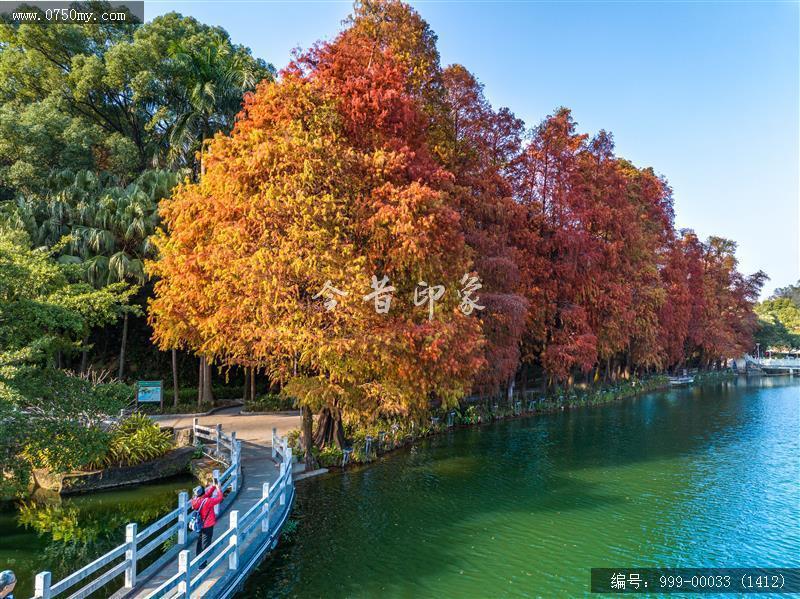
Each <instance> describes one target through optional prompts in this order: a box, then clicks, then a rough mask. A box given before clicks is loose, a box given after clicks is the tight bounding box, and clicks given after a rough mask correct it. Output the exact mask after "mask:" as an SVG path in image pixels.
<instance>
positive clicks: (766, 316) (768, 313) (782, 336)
mask: <svg viewBox="0 0 800 599" xmlns="http://www.w3.org/2000/svg"><path fill="white" fill-rule="evenodd" d="M756 314H757V315H758V319H759V322H760V324H761V328H760V330H759V332H758V335H757V336H756V341H758V342H759V343H760V344H761V349H762V351H767V350H769V349H776V350H786V349H795V350H798V349H800V281H798V283H797V284H796V285H789V286H787V287H783V288H781V289H776V290H775V293H774V294H773V295H772V297H770V298H769V299H767V300H765V301H763V302H761V303H760V304H758V305H757V306H756Z"/></svg>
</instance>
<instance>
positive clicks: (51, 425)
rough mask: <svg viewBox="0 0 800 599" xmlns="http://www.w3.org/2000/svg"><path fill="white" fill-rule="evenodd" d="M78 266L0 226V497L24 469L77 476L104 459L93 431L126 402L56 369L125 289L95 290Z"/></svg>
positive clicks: (114, 391) (121, 301)
mask: <svg viewBox="0 0 800 599" xmlns="http://www.w3.org/2000/svg"><path fill="white" fill-rule="evenodd" d="M81 268H82V267H81V265H76V264H63V263H60V262H57V261H56V260H54V259H53V257H52V256H51V255H50V254H49V253H48V252H47V251H44V250H37V249H32V248H31V247H30V241H29V239H28V237H27V235H26V234H25V233H24V232H21V231H19V230H11V229H10V228H8V227H7V226H5V225H0V444H2V446H1V447H0V451H2V456H1V457H2V470H3V473H4V475H5V476H4V477H3V479H2V481H1V482H2V488H0V494H2V495H6V494H8V493H9V492H10V491H18V490H19V489H21V488H25V486H26V485H27V483H28V480H29V474H30V469H31V468H49V469H53V470H56V471H65V470H71V469H73V468H79V467H81V466H84V465H86V464H88V463H91V462H93V461H95V460H96V459H98V457H100V456H101V455H102V454H103V453H104V451H105V434H104V433H103V432H102V430H101V429H100V428H99V427H98V426H97V425H98V424H100V422H101V421H102V420H103V419H104V418H106V417H107V415H108V414H114V413H117V412H118V411H119V410H120V408H122V407H123V406H124V405H126V404H127V403H129V402H130V400H131V389H130V387H129V386H127V385H122V384H119V383H112V384H104V383H102V382H99V381H97V380H92V379H91V377H80V376H78V375H76V374H74V373H70V372H66V371H64V370H62V369H60V368H57V367H56V366H57V364H58V360H59V356H60V355H62V354H64V353H69V352H75V351H77V350H78V348H79V347H80V341H81V340H82V339H83V338H84V337H85V335H86V332H87V331H88V330H89V329H91V328H92V327H97V326H102V325H104V324H107V323H109V322H113V321H114V320H115V319H116V318H118V317H119V315H120V313H121V312H122V311H123V309H124V306H125V303H126V302H127V301H128V299H129V297H130V295H131V294H132V292H133V289H131V288H130V287H128V285H126V284H125V283H115V284H113V285H108V286H105V287H103V288H101V289H95V288H94V287H92V286H91V285H89V284H88V283H85V282H83V281H84V278H85V275H84V273H83V271H82V269H81Z"/></svg>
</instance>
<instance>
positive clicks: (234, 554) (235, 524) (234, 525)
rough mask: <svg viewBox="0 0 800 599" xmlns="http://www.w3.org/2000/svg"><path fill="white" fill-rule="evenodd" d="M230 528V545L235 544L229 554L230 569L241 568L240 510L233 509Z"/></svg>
mask: <svg viewBox="0 0 800 599" xmlns="http://www.w3.org/2000/svg"><path fill="white" fill-rule="evenodd" d="M230 529H231V530H232V531H233V532H232V533H231V539H230V541H229V542H228V543H229V545H233V549H232V550H231V553H230V555H229V556H228V570H238V569H239V511H238V510H233V511H232V512H231V526H230Z"/></svg>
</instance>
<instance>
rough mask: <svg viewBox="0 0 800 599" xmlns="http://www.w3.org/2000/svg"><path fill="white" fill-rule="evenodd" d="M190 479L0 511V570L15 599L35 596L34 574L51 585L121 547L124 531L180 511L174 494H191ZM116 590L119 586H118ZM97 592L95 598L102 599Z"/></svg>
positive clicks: (52, 498)
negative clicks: (12, 580)
mask: <svg viewBox="0 0 800 599" xmlns="http://www.w3.org/2000/svg"><path fill="white" fill-rule="evenodd" d="M192 482H193V479H192V477H191V476H188V475H187V476H181V477H177V478H172V479H169V480H168V481H165V482H160V483H156V484H149V485H140V486H136V487H128V488H125V489H121V490H117V491H105V492H102V493H94V494H91V495H76V496H72V497H65V498H64V499H59V497H58V496H57V495H52V494H48V495H41V494H40V495H38V496H37V497H36V499H35V500H30V501H26V502H24V503H22V504H7V505H5V506H4V508H3V509H2V510H0V570H5V569H10V570H14V572H15V574H16V575H17V579H18V581H19V582H18V583H17V588H16V590H15V593H14V594H15V596H16V597H18V598H20V599H27V598H28V597H31V596H33V580H34V577H35V575H36V573H37V572H40V571H42V570H50V571H51V572H52V573H53V581H54V582H55V581H57V580H60V579H61V578H63V577H64V576H65V575H67V574H69V573H70V572H73V571H75V570H77V569H78V568H81V567H82V566H85V565H86V564H88V563H89V562H91V561H92V560H93V559H94V558H97V557H99V556H101V555H102V554H103V553H105V552H107V551H109V550H110V549H113V548H114V547H116V546H117V545H120V544H121V543H123V542H124V541H125V525H126V524H128V523H129V522H138V523H139V526H140V527H142V526H146V525H147V524H148V523H149V522H153V521H155V520H157V519H158V518H159V517H160V516H162V515H163V514H166V513H167V512H170V511H172V510H174V509H175V508H176V507H177V506H178V493H179V492H180V491H182V490H187V489H191V488H192ZM118 586H119V585H118ZM105 594H107V593H104V592H103V590H102V589H101V590H100V591H98V592H97V593H95V594H94V595H93V597H94V596H96V597H102V596H103V595H105Z"/></svg>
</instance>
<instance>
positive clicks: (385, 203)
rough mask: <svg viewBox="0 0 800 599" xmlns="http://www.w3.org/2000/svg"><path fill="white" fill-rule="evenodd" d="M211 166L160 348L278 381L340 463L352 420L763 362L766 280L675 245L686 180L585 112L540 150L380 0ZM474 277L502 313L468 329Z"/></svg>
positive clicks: (188, 192) (549, 125)
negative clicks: (475, 396) (678, 190)
mask: <svg viewBox="0 0 800 599" xmlns="http://www.w3.org/2000/svg"><path fill="white" fill-rule="evenodd" d="M209 155H210V158H209V159H208V163H207V171H206V174H205V176H204V177H203V178H202V180H201V181H199V182H197V183H186V184H184V185H181V186H180V187H179V188H178V189H177V190H176V192H175V193H174V194H173V196H172V197H171V198H170V199H169V200H168V201H165V202H162V208H161V214H162V217H163V221H164V225H165V229H164V231H163V232H159V233H158V234H157V236H156V245H157V246H158V248H159V250H160V254H159V259H158V260H157V261H155V262H152V263H149V269H150V272H151V274H152V275H154V276H155V277H157V282H156V285H155V299H154V300H153V301H152V302H151V304H150V319H151V323H152V324H153V326H154V330H155V339H156V341H157V343H158V344H159V345H160V346H161V347H162V348H164V349H167V348H172V347H175V346H180V347H183V348H186V349H188V350H191V351H194V352H197V353H198V354H200V355H202V356H205V357H206V358H207V359H208V360H211V361H214V362H216V363H219V364H222V365H241V366H246V367H256V368H258V369H262V370H263V371H265V372H266V373H267V374H268V376H269V377H270V379H271V380H273V381H275V382H277V383H279V384H281V385H283V388H284V393H286V394H288V395H291V396H294V397H296V398H297V399H298V400H299V403H300V404H301V405H302V406H303V408H304V415H305V417H304V426H305V430H304V436H308V434H309V433H310V430H311V417H310V412H311V411H321V413H322V417H321V419H320V423H319V428H320V429H321V432H319V433H318V434H317V435H316V441H317V443H318V444H319V445H320V446H323V447H324V446H326V445H330V444H336V445H340V444H341V441H342V439H343V434H342V433H341V428H340V427H341V425H340V424H339V425H338V426H339V428H338V429H337V425H336V424H334V425H333V426H331V425H330V422H329V421H330V420H331V419H332V420H334V421H337V420H338V421H339V422H340V421H341V416H342V414H347V415H348V416H349V417H350V418H349V419H351V418H356V419H363V420H365V421H368V420H370V419H375V418H377V417H386V416H398V415H400V416H406V417H408V416H412V417H413V416H419V415H421V414H426V413H428V410H429V409H430V407H431V405H441V406H445V407H446V406H451V405H454V404H455V402H456V401H457V400H458V399H459V398H461V397H463V396H464V395H465V394H467V393H469V392H471V391H472V390H477V391H489V392H493V391H496V390H497V389H498V388H500V387H506V386H507V387H508V388H509V390H510V388H511V386H512V385H513V383H514V381H515V379H518V378H520V377H521V378H522V380H523V382H526V379H527V377H528V376H529V375H531V376H538V377H539V378H541V380H543V381H544V382H545V383H548V382H549V383H550V384H562V383H567V384H572V382H573V380H574V379H575V377H578V376H582V377H586V379H587V380H589V379H590V378H594V379H595V380H596V379H599V378H601V377H602V378H604V379H616V378H618V377H620V376H624V377H628V376H630V375H632V374H634V373H642V372H648V371H662V370H666V369H670V368H674V367H679V366H683V365H690V364H691V365H699V366H702V367H708V366H712V365H716V364H718V363H719V362H720V361H722V360H723V359H725V358H727V357H730V356H734V355H739V354H741V353H742V352H744V351H746V350H748V349H749V348H750V347H751V346H752V336H753V333H754V331H755V330H756V328H757V321H756V317H755V315H754V313H753V305H754V303H755V301H756V299H757V296H758V293H759V290H760V288H761V286H762V284H763V281H764V279H765V276H764V275H763V273H757V274H755V275H753V276H749V277H747V276H743V275H742V274H740V273H739V272H738V270H737V262H736V258H735V244H734V243H733V242H731V241H729V240H725V239H721V238H717V237H712V238H710V239H708V240H707V241H705V242H704V241H701V240H700V239H698V238H697V236H696V235H695V234H694V233H693V232H692V231H690V230H684V231H676V230H675V228H674V223H673V206H672V195H671V190H670V188H669V186H668V184H667V183H666V181H665V180H664V179H663V178H662V177H660V176H658V175H657V174H656V173H655V172H654V171H653V170H652V169H650V168H639V167H636V166H635V165H633V164H632V163H630V162H629V161H627V160H625V159H624V158H621V157H618V156H616V155H615V153H614V146H613V140H612V137H611V135H610V134H609V133H607V132H604V131H601V132H600V133H598V134H597V135H596V136H594V137H589V136H587V135H585V134H582V133H580V132H579V131H578V127H577V123H576V122H575V121H574V119H573V117H572V114H571V113H570V111H569V110H567V109H565V108H561V109H558V110H557V111H556V112H554V113H553V114H552V115H550V116H549V117H547V118H546V119H545V120H544V121H543V122H542V123H541V124H539V125H538V126H536V127H534V128H533V129H531V130H526V129H525V127H524V124H523V123H522V122H521V121H520V120H519V119H517V118H516V117H515V116H514V115H513V113H511V111H510V110H508V109H506V108H503V109H500V110H495V109H493V108H492V107H491V106H490V104H489V103H488V101H487V100H486V99H485V97H484V95H483V90H482V86H481V85H480V83H478V81H477V80H476V78H475V77H474V76H473V75H471V74H470V73H469V72H468V71H467V70H466V69H465V68H464V67H462V66H460V65H453V66H450V67H447V68H442V67H441V66H440V64H439V55H438V52H437V50H436V37H435V35H434V34H433V32H432V31H431V30H430V28H429V27H428V25H427V24H426V23H425V22H424V21H423V20H422V19H421V18H420V16H419V15H418V14H417V13H416V12H415V11H414V10H413V9H411V8H410V7H408V6H407V5H405V4H403V3H401V2H397V1H393V0H386V1H379V0H369V1H364V2H358V3H357V4H356V7H355V13H354V15H353V17H352V18H351V19H349V20H348V22H347V23H346V27H345V29H344V30H343V31H342V32H341V33H340V35H339V36H338V37H336V38H335V39H334V40H333V41H331V42H320V43H318V44H316V45H315V46H313V47H312V48H311V49H310V50H308V51H306V52H304V53H300V54H299V55H297V56H296V58H295V59H294V60H293V61H292V62H291V64H289V66H288V67H287V68H286V69H285V70H284V71H283V72H282V73H281V75H280V77H279V79H278V80H275V81H265V82H262V83H261V84H260V85H259V86H258V88H257V90H256V92H255V93H254V94H250V95H248V96H247V97H246V102H245V106H244V110H243V111H242V113H241V115H240V117H239V119H238V121H237V123H236V125H235V126H234V128H233V131H232V132H231V134H230V135H219V134H218V135H217V136H216V137H215V138H214V139H213V141H212V142H211V143H210V145H209ZM469 276H476V277H479V278H480V282H481V284H482V288H481V289H480V292H479V297H480V303H481V304H482V308H483V309H481V310H475V311H474V312H471V313H470V314H467V313H465V311H464V310H462V309H460V308H463V296H461V295H460V294H459V293H458V292H459V291H462V292H463V289H462V288H463V286H464V282H465V281H468V280H469ZM381 280H384V281H385V282H386V283H387V284H388V285H391V287H392V288H393V289H392V290H391V291H392V292H393V293H392V296H391V305H390V306H389V307H388V308H387V309H386V310H384V311H381V310H379V309H377V308H378V305H377V303H373V302H372V301H371V300H372V298H374V296H370V295H368V294H369V292H370V291H371V290H373V289H377V288H378V285H379V282H380V281H381ZM329 285H332V286H333V287H334V288H335V289H334V290H331V288H330V287H329ZM431 285H442V286H444V289H445V291H444V292H443V295H441V297H439V298H437V299H438V302H437V304H436V306H435V308H431V310H430V311H427V310H426V309H424V308H427V307H430V306H429V304H428V303H426V304H424V306H423V307H420V303H422V302H412V301H411V300H412V298H415V293H417V292H418V291H419V289H420V287H422V288H425V287H428V288H430V286H431ZM323 290H327V291H328V294H329V295H328V296H324V295H323V298H320V293H321V292H322V291H323ZM334 293H335V295H333V294H334ZM323 299H325V301H324V302H323V301H322V300H323ZM365 299H370V301H365ZM460 300H461V301H460ZM384 307H385V308H386V304H384Z"/></svg>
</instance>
